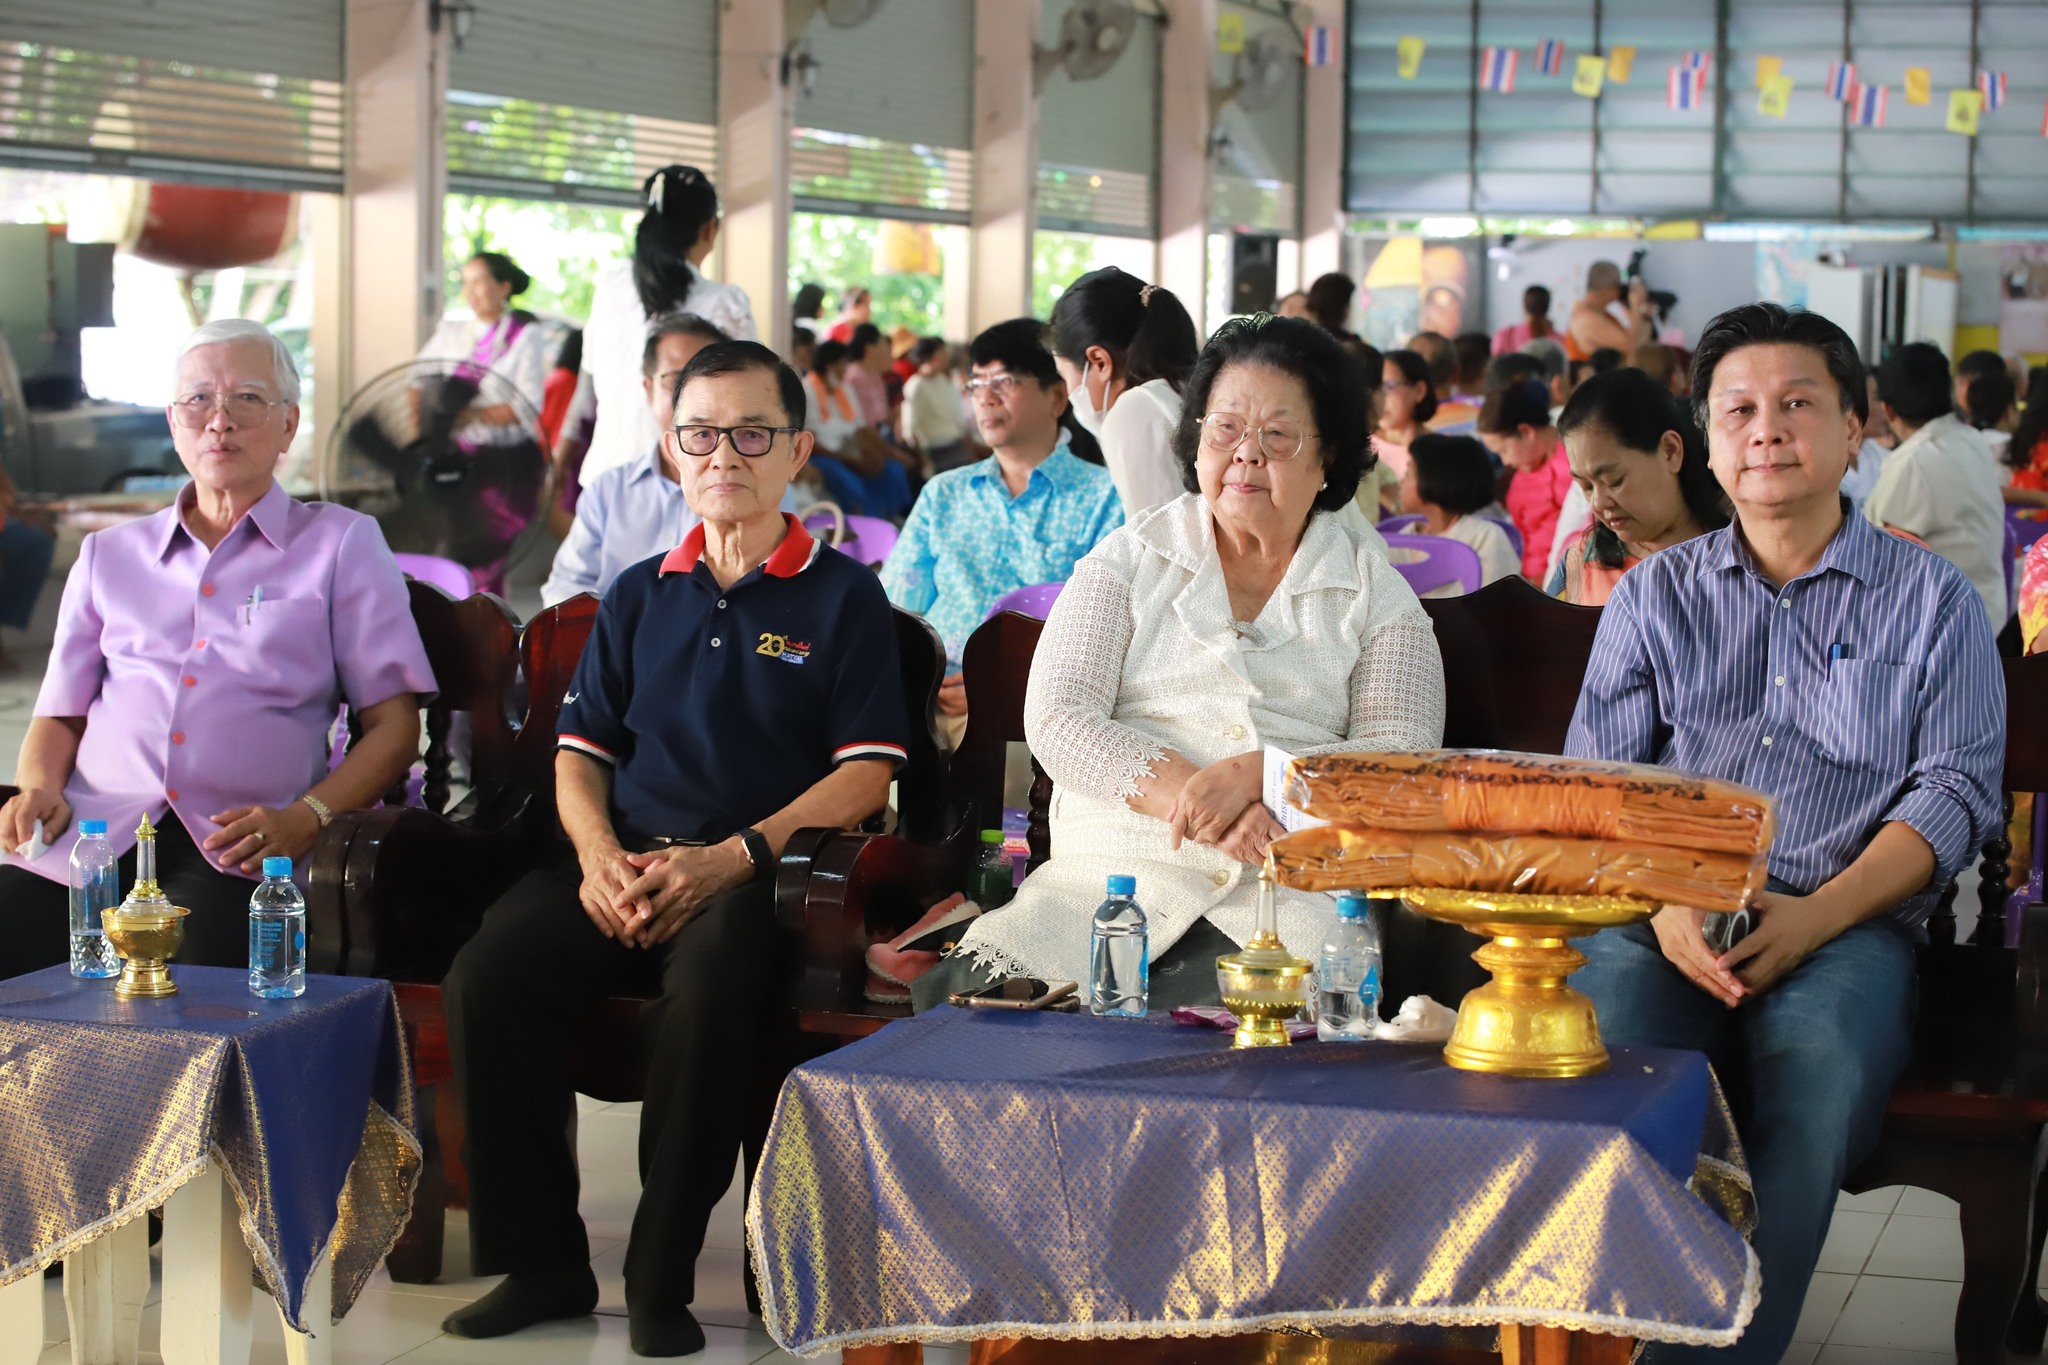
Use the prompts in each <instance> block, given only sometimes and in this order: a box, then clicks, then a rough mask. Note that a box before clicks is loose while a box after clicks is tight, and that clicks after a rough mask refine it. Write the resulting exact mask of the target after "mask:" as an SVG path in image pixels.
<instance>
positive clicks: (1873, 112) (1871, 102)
mask: <svg viewBox="0 0 2048 1365" xmlns="http://www.w3.org/2000/svg"><path fill="white" fill-rule="evenodd" d="M1887 98H1888V96H1887V94H1886V87H1884V86H1882V85H1859V86H1857V87H1856V93H1855V94H1854V95H1852V96H1851V97H1850V99H1849V103H1850V105H1851V106H1852V108H1853V112H1854V116H1855V120H1856V126H1857V127H1858V128H1882V127H1884V106H1885V100H1886V99H1887Z"/></svg>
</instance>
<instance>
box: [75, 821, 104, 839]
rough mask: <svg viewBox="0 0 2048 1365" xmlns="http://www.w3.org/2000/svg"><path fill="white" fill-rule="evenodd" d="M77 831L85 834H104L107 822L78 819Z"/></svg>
mask: <svg viewBox="0 0 2048 1365" xmlns="http://www.w3.org/2000/svg"><path fill="white" fill-rule="evenodd" d="M78 832H79V833H80V834H85V835H92V834H105V833H106V832H107V822H106V821H104V820H80V821H79V822H78Z"/></svg>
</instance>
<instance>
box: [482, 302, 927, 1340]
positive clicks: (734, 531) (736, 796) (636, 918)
mask: <svg viewBox="0 0 2048 1365" xmlns="http://www.w3.org/2000/svg"><path fill="white" fill-rule="evenodd" d="M675 420H676V426H675V428H674V429H673V430H671V431H669V432H667V433H666V434H665V435H664V437H663V440H664V442H665V443H666V445H667V447H668V455H669V457H670V458H671V459H672V460H674V461H675V463H676V465H677V467H678V468H679V469H680V471H681V474H682V482H683V489H684V491H685V492H686V493H687V494H688V495H689V500H690V505H691V507H692V508H694V509H695V510H696V511H697V512H698V514H699V515H701V516H702V517H703V519H704V520H703V522H702V524H701V525H700V526H698V527H696V528H695V529H693V530H692V531H691V532H690V533H689V535H688V536H687V537H686V538H685V539H684V540H683V543H682V544H681V545H679V546H677V547H676V548H675V549H674V550H672V551H670V552H669V553H668V554H667V555H666V556H663V557H660V558H657V559H648V560H644V561H642V562H641V563H639V564H635V565H634V566H633V567H631V568H629V569H627V570H626V571H625V572H624V573H622V574H620V575H619V577H618V579H617V580H616V581H615V582H614V583H613V584H612V586H611V588H610V590H609V591H607V592H606V593H605V595H604V601H603V604H602V605H601V606H600V607H599V608H598V615H597V623H596V626H595V627H594V628H593V630H592V632H591V636H590V642H589V644H588V645H587V646H586V647H585V648H584V651H583V658H582V661H581V662H580V663H579V664H578V665H577V669H576V677H575V680H574V682H572V683H571V684H570V687H569V691H568V694H567V695H566V696H565V698H564V700H563V707H562V716H561V725H560V733H559V739H558V744H559V748H558V751H557V753H556V755H555V785H556V801H557V805H558V808H559V814H560V816H561V821H562V828H563V830H564V831H566V832H567V834H568V836H569V843H568V844H567V845H563V846H561V847H560V848H558V849H556V850H554V853H553V856H552V857H551V858H550V860H549V861H548V863H547V865H546V866H544V867H543V868H542V869H541V870H539V871H536V872H533V873H530V874H528V875H527V877H526V878H525V879H524V880H522V881H521V882H520V883H519V884H518V885H517V886H515V887H513V888H512V890H511V891H509V892H507V893H506V894H505V895H504V896H503V897H502V898H501V899H500V900H499V901H498V903H497V904H496V905H494V906H492V907H491V909H490V911H489V912H488V913H487V914H486V915H485V917H484V923H483V927H482V929H481V930H480V931H479V932H478V933H477V935H476V937H475V938H473V939H471V940H470V942H469V943H468V944H467V945H465V946H464V948H463V949H462V951H461V953H460V954H458V955H457V957H456V959H455V964H454V966H453V968H452V969H451V970H450V971H449V973H448V980H447V983H446V986H445V988H444V996H445V999H446V1001H447V1009H448V1021H449V1037H450V1042H451V1044H452V1048H453V1052H454V1060H455V1070H456V1075H457V1077H458V1079H459V1081H460V1089H461V1092H462V1096H463V1106H464V1115H465V1118H466V1119H467V1123H468V1132H469V1139H468V1157H469V1182H470V1224H469V1225H470V1241H471V1245H472V1248H473V1253H474V1266H475V1269H476V1271H477V1273H479V1274H486V1275H488V1274H497V1273H504V1274H505V1275H506V1279H505V1281H504V1282H503V1283H502V1284H500V1285H499V1286H497V1288H495V1289H493V1290H492V1291H491V1292H490V1293H489V1294H487V1295H485V1296H484V1297H483V1298H482V1299H480V1300H478V1301H477V1302H476V1303H474V1304H471V1305H470V1306H469V1307H467V1308H464V1309H462V1310H461V1311H460V1312H457V1313H454V1314H452V1315H451V1316H450V1317H449V1318H448V1319H447V1321H446V1322H444V1323H443V1324H442V1326H443V1329H444V1330H446V1331H448V1332H451V1333H453V1334H454V1335H456V1336H465V1337H491V1336H500V1335H503V1334H505V1333H507V1332H514V1331H517V1330H519V1329H520V1328H522V1327H526V1326H528V1325H530V1324H532V1323H535V1322H541V1321H546V1320H548V1319H551V1318H562V1317H575V1316H580V1315H582V1314H585V1313H588V1312H590V1311H591V1310H592V1309H593V1308H594V1307H596V1305H597V1281H596V1279H595V1277H594V1276H593V1275H592V1273H591V1269H590V1246H589V1242H588V1240H587V1239H586V1237H585V1235H584V1229H583V1223H582V1220H581V1219H580V1218H579V1217H578V1216H577V1212H576V1196H577V1177H576V1153H575V1151H574V1150H573V1148H572V1147H571V1144H570V1140H569V1137H568V1128H569V1124H570V1121H571V1119H572V1118H573V1116H574V1113H575V1108H574V1104H575V1097H574V1094H573V1093H572V1091H571V1089H570V1086H569V1080H568V1075H567V1052H568V1038H569V1034H570V1032H571V1030H572V1029H573V1028H574V1027H575V1025H576V1023H577V1021H578V1020H579V1019H581V1018H582V1017H583V1016H584V1015H585V1014H586V1013H587V1012H588V1011H589V1009H590V1008H591V1006H592V1005H593V1004H594V1003H595V1002H596V1001H597V1000H599V999H601V998H603V997H605V996H608V995H615V994H619V993H621V992H625V991H630V990H633V989H634V988H636V987H638V988H642V989H658V990H659V992H660V994H659V996H658V998H656V999H655V1000H653V1001H651V1002H650V1003H649V1005H648V1006H647V1009H646V1011H645V1012H644V1014H643V1016H642V1017H643V1020H644V1022H645V1026H646V1033H647V1054H648V1068H647V1071H648V1083H647V1095H646V1100H645V1103H644V1105H643V1108H642V1110H641V1119H640V1179H641V1195H640V1206H639V1209H638V1211H637V1212H636V1213H635V1214H634V1217H633V1232H632V1241H631V1243H630V1244H629V1246H628V1248H627V1252H626V1311H627V1317H628V1322H629V1326H630V1332H631V1340H632V1345H633V1349H634V1351H635V1352H636V1353H638V1354H640V1355H651V1356H670V1355H687V1354H690V1353H692V1352H694V1351H697V1350H700V1349H701V1348H702V1347H703V1345H704V1333H703V1331H702V1330H701V1329H700V1328H699V1327H698V1326H697V1322H696V1319H695V1318H694V1317H692V1316H691V1314H690V1311H689V1307H688V1305H689V1304H690V1302H691V1301H692V1299H693V1298H694V1296H695V1289H694V1286H695V1267H696V1261H697V1254H698V1252H699V1251H700V1250H701V1249H702V1247H703V1242H704V1228H705V1223H706V1221H707V1220H708V1218H709V1217H710V1214H711V1210H712V1207H713V1206H714V1205H715V1204H717V1202H718V1200H719V1199H720V1198H721V1197H722V1196H723V1195H724V1193H725V1190H726V1186H727V1185H728V1184H729V1183H730V1181H731V1176H732V1170H733V1165H734V1162H735V1160H736V1159H737V1157H738V1156H739V1151H740V1143H741V1139H742V1136H743V1134H744V1133H745V1132H746V1129H747V1120H748V1115H749V1112H750V1110H758V1109H759V1108H760V1107H761V1105H762V1104H763V1103H764V1101H767V1100H769V1099H770V1098H772V1097H770V1096H767V1095H765V1094H764V1091H765V1090H766V1089H767V1087H765V1086H764V1085H763V1084H762V1078H763V1076H764V1074H765V1073H767V1072H768V1070H769V1068H771V1067H772V1066H773V1065H774V1063H775V1060H776V1056H777V1048H778V1046H779V1044H778V1040H777V1035H778V1031H779V1029H780V1028H781V1026H782V1020H783V1016H784V1014H785V1013H786V996H785V989H784V988H785V985H786V983H787V981H788V979H789V977H790V975H791V971H790V969H791V968H792V966H793V965H794V962H795V954H796V945H795V944H793V943H791V942H789V941H788V940H787V939H786V937H785V935H784V934H783V932H782V931H781V930H780V928H779V927H778V924H777V921H776V916H775V907H774V897H773V891H774V875H775V860H776V857H777V855H778V854H779V853H780V851H781V849H782V845H783V843H784V841H786V840H787V839H788V838H789V836H790V835H791V834H792V833H793V832H794V831H796V830H797V829H800V828H803V827H807V826H819V825H822V826H841V827H844V826H851V825H854V824H856V823H858V822H859V821H861V820H862V819H865V818H866V817H867V816H869V815H872V814H873V813H874V812H876V811H878V810H880V809H881V808H882V805H883V803H884V802H885V801H886V800H887V798H888V791H889V781H890V777H891V775H892V774H893V773H894V771H895V767H896V765H897V764H898V763H900V762H901V761H902V760H903V758H904V755H905V744H906V743H907V740H908V736H909V720H908V717H907V716H906V715H905V712H904V704H903V689H902V685H901V683H900V681H899V678H898V671H897V665H896V635H895V628H894V624H893V622H892V619H891V616H890V607H889V603H888V599H887V598H886V597H885V596H884V594H883V592H882V587H881V584H880V582H879V581H877V579H876V578H875V576H874V574H873V573H871V572H869V571H868V570H867V569H865V568H863V567H861V566H860V565H859V564H857V563H855V562H854V561H853V560H851V559H848V558H846V557H845V556H844V555H839V554H835V553H833V552H832V551H830V550H826V549H823V548H822V547H821V546H820V545H819V544H818V542H816V541H814V540H812V539H811V538H810V536H809V535H807V534H806V533H805V532H804V529H803V527H802V526H801V525H800V524H799V523H798V522H797V520H796V519H795V518H794V517H785V516H784V515H783V514H782V513H781V512H780V511H779V510H778V509H777V504H778V503H779V502H780V500H781V498H782V493H783V490H784V489H785V488H786V487H787V486H788V484H789V480H790V478H791V477H792V476H794V475H795V474H796V472H797V471H798V470H799V469H801V468H802V467H803V465H804V461H805V460H806V459H808V458H809V456H810V453H811V443H812V438H811V436H810V435H809V433H807V432H805V431H804V430H803V425H804V392H803V384H802V382H801V381H800V380H799V379H798V378H797V376H796V374H795V373H794V372H793V371H791V370H790V369H789V368H788V367H787V366H785V365H784V364H783V363H782V362H781V361H780V360H779V359H777V358H776V356H775V353H774V352H772V351H770V350H768V349H767V348H766V347H763V346H760V345H757V344H755V343H753V342H747V341H733V342H722V343H719V344H716V345H712V346H708V347H706V348H705V349H704V350H702V351H700V352H698V354H697V355H696V357H695V358H694V359H692V360H691V361H690V363H689V364H688V365H687V366H685V367H684V369H683V372H682V375H681V376H680V378H679V379H678V381H677V398H676V405H675ZM579 907H580V909H579Z"/></svg>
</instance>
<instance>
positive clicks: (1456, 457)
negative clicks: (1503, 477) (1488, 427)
mask: <svg viewBox="0 0 2048 1365" xmlns="http://www.w3.org/2000/svg"><path fill="white" fill-rule="evenodd" d="M1408 458H1409V460H1410V461H1411V462H1412V463H1413V464H1414V466H1415V496H1416V497H1418V498H1420V499H1421V500H1422V501H1424V502H1426V503H1429V504H1430V505H1431V506H1433V507H1441V508H1443V509H1444V511H1446V512H1449V513H1450V514H1451V515H1452V516H1457V517H1466V516H1470V515H1472V514H1473V513H1474V512H1479V511H1484V510H1485V509H1486V508H1488V507H1491V506H1492V505H1493V498H1494V478H1493V456H1491V455H1489V454H1488V453H1487V450H1486V447H1485V446H1483V445H1481V444H1479V442H1477V441H1475V440H1473V439H1472V438H1471V437H1470V436H1445V435H1443V434H1441V433H1439V432H1434V431H1432V432H1429V433H1427V434H1425V435H1422V436H1418V437H1416V438H1415V440H1414V442H1413V443H1412V444H1411V445H1410V446H1409V447H1408Z"/></svg>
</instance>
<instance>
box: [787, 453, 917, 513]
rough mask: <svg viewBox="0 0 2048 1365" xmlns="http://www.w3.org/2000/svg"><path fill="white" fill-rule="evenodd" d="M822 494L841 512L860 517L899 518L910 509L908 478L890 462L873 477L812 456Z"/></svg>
mask: <svg viewBox="0 0 2048 1365" xmlns="http://www.w3.org/2000/svg"><path fill="white" fill-rule="evenodd" d="M811 463H812V464H814V465H816V466H817V467H818V473H820V474H821V475H823V476H824V479H825V491H826V492H828V493H830V494H831V495H832V501H834V502H836V503H838V504H839V506H840V508H841V510H843V511H846V512H850V513H852V514H853V515H855V516H863V517H892V518H893V517H900V516H902V515H903V514H904V513H905V512H908V511H909V510H910V476H909V475H908V474H907V473H905V472H904V469H903V466H902V465H900V464H898V463H896V461H894V460H891V461H889V462H888V463H887V464H885V465H883V466H882V468H881V471H880V472H879V473H876V474H856V473H854V472H853V469H852V467H851V466H849V465H848V464H846V462H845V461H843V460H837V459H834V458H833V457H832V456H830V455H813V456H812V457H811Z"/></svg>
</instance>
